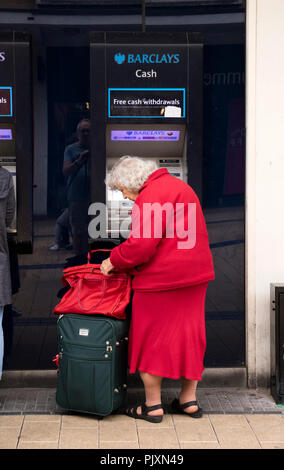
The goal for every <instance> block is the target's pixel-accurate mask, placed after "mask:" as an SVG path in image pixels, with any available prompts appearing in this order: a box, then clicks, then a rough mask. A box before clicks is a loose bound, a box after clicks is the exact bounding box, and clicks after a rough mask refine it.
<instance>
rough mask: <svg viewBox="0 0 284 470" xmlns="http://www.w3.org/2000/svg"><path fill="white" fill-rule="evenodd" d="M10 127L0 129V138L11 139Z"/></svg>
mask: <svg viewBox="0 0 284 470" xmlns="http://www.w3.org/2000/svg"><path fill="white" fill-rule="evenodd" d="M12 138H13V137H12V129H0V140H12Z"/></svg>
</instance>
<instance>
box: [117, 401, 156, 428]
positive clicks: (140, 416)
mask: <svg viewBox="0 0 284 470" xmlns="http://www.w3.org/2000/svg"><path fill="white" fill-rule="evenodd" d="M139 406H141V414H138V413H137V408H139ZM159 409H163V407H162V404H161V403H160V404H159V405H154V406H146V403H144V405H137V406H134V407H133V406H131V408H127V409H126V410H125V414H127V416H130V417H131V418H135V419H145V420H146V421H149V422H150V423H160V422H161V421H162V419H163V415H159V416H151V415H148V414H147V413H148V412H149V411H154V410H159Z"/></svg>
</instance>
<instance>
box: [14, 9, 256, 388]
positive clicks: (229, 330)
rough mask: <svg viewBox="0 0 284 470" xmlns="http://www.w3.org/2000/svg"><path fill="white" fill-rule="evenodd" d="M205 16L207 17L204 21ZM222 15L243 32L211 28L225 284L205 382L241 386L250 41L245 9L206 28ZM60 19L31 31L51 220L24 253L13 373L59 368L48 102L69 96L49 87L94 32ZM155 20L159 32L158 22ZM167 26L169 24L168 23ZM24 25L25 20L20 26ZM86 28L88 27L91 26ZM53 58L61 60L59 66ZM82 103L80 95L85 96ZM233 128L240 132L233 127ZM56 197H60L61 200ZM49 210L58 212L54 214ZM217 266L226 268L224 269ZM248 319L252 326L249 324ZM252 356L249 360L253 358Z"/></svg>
mask: <svg viewBox="0 0 284 470" xmlns="http://www.w3.org/2000/svg"><path fill="white" fill-rule="evenodd" d="M168 20H169V19H168ZM173 20H174V19H173ZM202 20H203V21H205V18H204V17H203V18H202ZM217 20H218V21H221V25H222V28H223V26H224V24H226V25H230V22H232V20H233V21H234V20H235V21H236V24H235V25H233V26H235V27H236V31H235V33H234V31H231V30H227V29H226V27H227V26H226V27H224V31H225V32H224V33H220V31H218V32H217V30H216V28H215V31H216V32H215V33H214V34H212V32H211V33H210V34H208V35H207V36H206V35H205V36H206V44H205V48H204V52H205V64H204V65H205V67H204V104H205V106H204V110H205V116H204V151H205V152H204V154H205V164H204V175H203V177H204V201H203V202H204V209H205V210H206V218H207V222H208V229H209V236H210V242H211V245H212V249H213V251H214V253H213V254H214V259H215V260H217V262H216V272H217V277H216V278H217V282H215V283H212V285H211V286H210V292H209V295H208V305H207V309H206V314H207V338H208V343H207V355H206V361H205V366H206V370H205V374H204V379H205V380H204V382H203V383H204V385H206V384H207V383H209V384H210V385H212V384H215V385H217V386H220V385H227V386H233V385H245V384H246V372H247V370H246V355H245V354H246V351H245V348H244V338H245V331H244V319H245V306H244V292H245V289H244V285H245V279H244V201H243V197H244V178H243V177H242V176H241V177H240V178H239V179H238V178H237V177H236V175H235V174H234V171H233V172H232V167H231V169H230V165H229V163H232V162H233V161H234V159H235V158H238V160H239V161H240V162H241V163H240V164H239V165H238V168H239V169H240V170H241V171H242V169H243V166H242V164H243V163H244V139H243V136H244V133H243V128H244V119H243V118H242V119H240V122H237V123H236V122H233V121H234V119H233V118H234V116H236V114H238V113H239V112H240V113H243V110H244V49H245V47H244V34H243V32H242V31H241V29H242V28H243V22H244V15H242V14H240V15H237V17H236V16H234V18H233V17H232V16H227V17H226V18H225V17H222V18H220V17H219V16H218V19H217V18H216V16H215V15H212V16H210V15H209V16H208V17H207V21H208V28H209V29H210V28H211V26H212V24H213V26H215V27H216V24H214V22H215V21H217ZM54 21H55V20H54ZM56 21H57V20H56ZM70 21H71V19H70V18H69V22H70ZM72 21H73V23H75V22H76V21H79V20H78V18H75V17H74V18H73V19H72ZM86 21H87V19H86ZM175 21H176V19H175ZM196 21H200V18H199V17H198V18H197V17H195V18H194V17H190V16H188V17H183V18H180V19H179V21H178V24H177V25H174V24H171V25H169V29H174V28H177V29H178V28H179V27H180V28H181V29H183V30H191V29H193V30H194V28H195V29H196V28H198V25H197V23H196ZM89 22H90V20H89V21H88V23H89ZM156 23H157V24H156V28H160V26H159V20H158V18H156ZM240 25H241V26H240ZM53 26H54V25H48V26H46V25H45V26H44V25H42V26H40V25H39V24H37V25H36V26H35V27H33V28H32V29H31V33H32V42H33V58H34V68H33V74H34V77H33V92H34V100H33V106H34V215H35V217H38V216H39V219H40V218H43V217H44V216H47V215H48V217H49V220H48V221H47V222H48V223H45V222H44V223H43V225H40V227H38V228H37V227H36V231H35V250H34V254H33V256H29V255H24V257H22V259H21V262H22V263H23V264H21V274H22V281H23V282H22V289H21V291H20V293H19V294H18V297H17V299H16V307H18V308H19V310H21V311H22V312H23V313H24V315H23V317H22V318H19V319H17V320H16V328H15V337H14V352H13V355H12V357H11V358H10V360H9V362H8V368H9V369H10V370H12V371H13V370H15V369H21V370H25V369H27V368H30V369H33V370H39V369H49V368H51V367H53V365H52V364H51V360H50V358H51V357H52V354H53V353H55V352H56V326H55V323H54V321H53V320H54V319H53V318H51V311H52V306H53V305H54V303H55V302H58V299H57V298H56V292H57V289H58V287H59V281H60V273H61V268H60V266H61V265H62V262H63V259H64V258H63V257H64V253H61V254H56V253H55V254H54V253H50V252H49V251H48V246H49V245H48V243H50V244H51V243H52V241H53V233H52V232H53V230H54V222H55V217H54V216H55V215H58V214H56V213H55V212H56V210H59V207H57V206H56V207H55V206H52V207H51V204H50V200H49V193H50V174H51V175H52V172H51V171H50V170H51V160H52V159H53V160H56V158H57V157H56V158H54V157H55V152H53V149H54V147H52V146H51V145H50V140H52V139H51V137H52V136H51V128H52V126H51V125H50V118H51V120H52V117H53V116H54V111H53V113H51V112H50V109H51V108H52V109H53V108H55V106H54V105H55V104H56V103H57V102H58V103H61V101H60V99H61V97H60V96H58V95H60V93H59V91H60V87H59V86H57V85H56V86H55V87H53V88H52V86H50V84H51V82H52V81H53V82H55V81H56V77H59V78H60V80H62V77H63V79H64V73H65V71H64V70H63V69H64V67H62V64H61V67H62V70H61V71H62V73H61V72H60V70H59V65H58V63H57V62H56V60H57V59H56V56H57V55H58V51H59V48H61V47H62V48H64V47H65V48H66V47H67V48H68V49H69V50H70V54H71V55H72V54H74V53H75V50H73V49H74V48H76V50H78V49H79V48H80V47H86V46H88V43H87V41H86V38H87V35H88V31H85V32H84V34H81V36H80V35H79V37H76V36H73V37H72V36H67V34H66V36H65V33H66V31H67V29H66V30H64V31H61V30H60V31H59V30H58V29H53ZM101 27H103V26H102V25H101ZM130 27H131V28H132V27H133V29H137V28H135V27H134V25H132V26H129V25H128V28H130ZM151 27H152V28H153V29H155V28H154V27H155V25H154V24H153V19H152V23H151ZM163 27H164V28H165V25H163ZM204 27H205V26H204ZM18 28H23V26H22V25H21V26H20V25H18ZM87 28H88V30H90V25H89V24H88V27H87ZM107 28H109V25H108V26H106V29H107ZM149 28H150V26H149ZM75 29H76V28H75ZM82 29H84V28H82ZM82 29H81V32H82ZM232 29H233V30H234V28H232ZM221 30H223V29H221ZM240 31H241V32H240ZM73 33H74V31H73ZM63 52H64V51H63ZM67 55H68V54H67ZM75 56H76V54H75ZM75 56H74V57H75ZM58 57H59V55H58ZM39 59H40V60H39ZM51 64H55V68H54V69H53V68H52V67H51ZM65 79H66V87H63V88H64V90H65V91H66V93H67V89H68V86H67V82H68V79H69V77H65ZM62 83H63V82H62ZM62 83H61V85H62ZM61 88H62V87H61ZM51 98H52V99H53V101H52V99H51ZM69 98H70V97H67V98H66V103H69V101H68V99H69ZM87 98H88V97H86V99H87ZM72 99H73V98H72ZM64 100H65V98H64ZM84 100H85V98H84ZM84 100H83V101H84ZM79 101H80V102H81V101H82V100H81V98H80V100H79ZM239 105H240V106H239ZM230 117H232V119H231V118H230ZM54 123H55V119H54ZM54 123H53V125H54ZM234 126H235V127H234ZM235 131H237V135H235V134H234V132H235ZM233 137H234V139H233ZM235 137H237V138H236V139H235ZM52 138H53V137H52ZM236 142H237V143H238V145H237V147H238V148H236V146H235V148H234V149H232V148H231V147H232V146H233V144H234V145H235V143H236ZM62 151H63V150H62ZM61 154H62V152H61V153H60V152H59V153H58V158H62V155H61ZM60 155H61V157H60ZM61 164H62V162H61V161H60V162H59V160H58V167H60V168H61ZM53 175H55V173H53ZM60 175H61V170H60ZM61 177H62V176H61ZM234 177H235V178H234ZM236 180H237V183H238V184H237V187H234V190H233V191H232V186H234V184H233V185H232V183H235V182H236ZM230 185H231V187H229V186H230ZM56 196H57V195H56ZM55 199H56V201H57V202H58V201H59V198H58V197H56V198H55ZM50 209H52V210H53V213H52V214H51V212H52V210H51V211H50ZM54 209H55V212H54ZM51 216H52V217H51ZM59 255H60V256H59ZM218 263H219V266H218V267H220V269H217V264H218ZM220 263H221V264H220ZM247 279H248V277H247ZM31 282H32V283H33V284H32V285H33V294H34V295H33V296H30V297H29V300H28V305H29V306H27V299H26V298H25V295H24V293H25V292H27V289H26V287H27V286H30V283H31ZM217 283H218V284H217ZM43 295H45V296H46V302H45V303H43V302H42V298H43ZM247 324H248V327H250V328H251V326H250V323H249V322H248V323H247ZM253 334H254V331H253V332H252V335H253ZM37 335H38V336H40V341H39V343H40V345H38V344H35V342H33V339H32V338H36V336H37ZM251 344H252V343H251V342H250V343H248V344H247V345H249V346H250V347H251ZM35 351H37V352H36V354H34V352H35ZM39 353H40V354H39ZM248 358H249V360H250V358H251V356H248ZM250 364H251V362H250V363H249V364H248V365H249V367H251V366H250ZM207 378H208V381H207V380H206V379H207Z"/></svg>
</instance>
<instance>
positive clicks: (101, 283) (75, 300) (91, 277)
mask: <svg viewBox="0 0 284 470" xmlns="http://www.w3.org/2000/svg"><path fill="white" fill-rule="evenodd" d="M96 251H108V252H109V253H110V252H111V250H93V251H91V252H90V253H88V263H87V264H83V265H81V266H74V267H71V268H66V269H64V270H63V278H62V283H63V285H64V286H67V285H68V284H69V286H70V287H71V289H69V290H68V291H67V292H66V294H65V295H64V296H63V297H62V299H61V301H60V302H59V304H58V305H56V307H55V308H54V310H53V314H55V315H56V314H63V313H76V314H78V313H79V314H80V313H81V314H84V315H95V314H101V315H108V316H111V317H115V318H119V319H125V318H126V314H125V308H126V306H127V305H128V303H129V301H130V293H131V278H130V275H129V274H126V273H114V274H112V275H111V276H105V275H104V274H102V273H101V271H100V264H91V263H90V259H91V253H94V252H96Z"/></svg>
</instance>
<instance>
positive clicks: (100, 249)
mask: <svg viewBox="0 0 284 470" xmlns="http://www.w3.org/2000/svg"><path fill="white" fill-rule="evenodd" d="M98 251H107V252H109V253H111V250H107V249H105V248H99V249H98V250H91V251H88V264H89V263H90V261H91V253H96V252H98ZM94 266H100V264H97V265H96V264H94Z"/></svg>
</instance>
